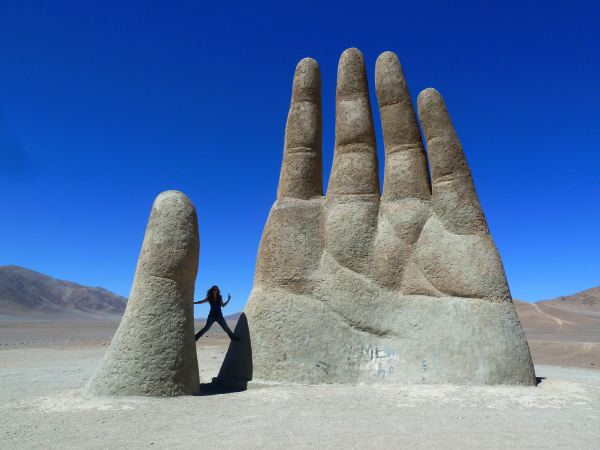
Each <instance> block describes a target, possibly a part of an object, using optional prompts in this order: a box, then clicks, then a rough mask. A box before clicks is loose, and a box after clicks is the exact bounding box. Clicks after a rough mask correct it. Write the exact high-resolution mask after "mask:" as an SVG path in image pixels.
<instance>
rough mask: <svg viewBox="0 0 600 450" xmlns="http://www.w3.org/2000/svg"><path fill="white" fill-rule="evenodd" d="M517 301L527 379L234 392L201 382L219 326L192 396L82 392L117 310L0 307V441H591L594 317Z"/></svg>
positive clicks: (326, 444) (598, 386)
mask: <svg viewBox="0 0 600 450" xmlns="http://www.w3.org/2000/svg"><path fill="white" fill-rule="evenodd" d="M516 305H517V309H518V311H519V315H520V318H521V321H522V323H523V326H524V328H525V331H526V334H527V338H528V342H529V345H530V348H531V351H532V355H533V359H534V362H535V365H536V367H535V368H536V375H537V376H538V378H539V384H538V386H537V387H520V386H454V385H412V386H408V385H366V384H365V385H297V384H294V385H292V384H258V383H250V385H249V386H248V389H247V390H245V391H238V392H230V391H227V390H223V389H219V388H217V387H214V386H213V385H211V381H212V378H213V377H214V376H216V374H217V373H218V371H219V368H220V365H221V363H222V360H223V357H224V355H225V351H226V350H227V345H228V338H227V336H226V335H225V334H224V333H223V332H222V331H221V330H220V329H219V328H218V326H215V327H214V328H212V329H211V331H210V332H209V333H208V334H207V335H206V336H205V337H203V338H202V339H201V340H200V341H198V343H197V345H196V349H197V354H198V361H199V367H200V382H201V386H202V394H201V395H199V396H187V397H177V398H146V397H118V398H115V397H95V398H93V397H85V396H84V395H82V388H83V387H84V385H85V383H86V381H87V380H88V379H89V378H90V376H91V375H92V374H93V372H94V370H95V369H96V367H97V366H98V363H99V362H100V359H101V358H102V356H103V354H104V352H105V351H106V349H107V346H108V345H109V343H110V339H111V337H112V335H113V333H114V332H115V330H116V328H117V326H118V322H119V317H118V316H114V315H113V316H111V315H98V316H90V315H76V314H73V315H69V316H62V317H61V316H56V317H43V316H40V317H37V318H32V317H30V316H23V317H18V316H2V317H1V318H0V385H1V386H2V387H1V389H0V448H3V449H13V448H15V449H17V448H44V449H46V448H90V449H92V448H98V449H100V448H149V447H152V448H245V449H247V448H298V447H314V448H334V447H335V448H508V447H512V448H569V449H572V448H578V449H588V448H589V449H593V448H599V446H600V370H599V369H600V332H599V330H600V313H599V312H598V311H596V308H595V307H594V305H592V306H591V307H590V306H589V305H587V306H585V305H584V306H582V305H581V302H579V303H577V302H566V301H563V302H561V301H554V302H538V303H536V304H529V303H522V302H518V301H517V302H516ZM234 320H235V318H232V321H234ZM200 326H201V323H200V322H198V323H197V324H196V329H198V328H199V327H200Z"/></svg>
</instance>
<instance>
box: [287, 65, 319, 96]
mask: <svg viewBox="0 0 600 450" xmlns="http://www.w3.org/2000/svg"><path fill="white" fill-rule="evenodd" d="M320 100H321V73H320V70H319V63H318V62H317V61H316V60H314V59H313V58H304V59H302V60H301V61H300V62H299V63H298V64H297V65H296V71H295V72H294V81H293V83H292V101H311V102H315V103H320Z"/></svg>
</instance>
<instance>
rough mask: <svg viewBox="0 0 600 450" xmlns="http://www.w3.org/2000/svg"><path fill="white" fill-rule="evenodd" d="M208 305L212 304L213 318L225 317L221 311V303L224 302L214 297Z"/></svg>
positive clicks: (211, 312)
mask: <svg viewBox="0 0 600 450" xmlns="http://www.w3.org/2000/svg"><path fill="white" fill-rule="evenodd" d="M208 303H209V304H210V313H209V314H210V315H212V316H222V315H223V311H222V310H221V303H222V300H221V298H215V297H214V296H212V297H211V298H210V299H209V300H208Z"/></svg>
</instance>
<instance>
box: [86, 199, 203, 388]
mask: <svg viewBox="0 0 600 450" xmlns="http://www.w3.org/2000/svg"><path fill="white" fill-rule="evenodd" d="M199 247H200V245H199V238H198V219H197V217H196V210H195V208H194V205H193V204H192V203H191V201H190V200H189V199H188V198H187V197H186V196H185V195H184V194H182V193H181V192H178V191H166V192H163V193H161V194H160V195H159V196H158V197H157V198H156V200H155V201H154V205H153V206H152V212H151V214H150V219H149V220H148V226H147V228H146V235H145V237H144V243H143V245H142V250H141V253H140V257H139V259H138V264H137V269H136V273H135V278H134V281H133V286H132V288H131V294H130V296H129V302H128V304H127V309H126V310H125V315H124V316H123V319H122V320H121V323H120V325H119V328H118V330H117V332H116V333H115V336H114V338H113V340H112V342H111V345H110V347H109V349H108V350H107V352H106V354H105V355H104V358H103V359H102V362H101V363H100V366H99V367H98V369H97V370H96V373H95V374H94V376H93V377H92V378H91V380H90V381H89V382H88V384H87V386H86V389H85V392H86V393H88V394H94V395H148V396H176V395H186V394H193V393H195V392H196V391H197V390H198V389H199V376H198V360H197V357H196V346H195V342H194V317H193V309H194V305H193V298H194V282H195V280H196V274H197V271H198V254H199Z"/></svg>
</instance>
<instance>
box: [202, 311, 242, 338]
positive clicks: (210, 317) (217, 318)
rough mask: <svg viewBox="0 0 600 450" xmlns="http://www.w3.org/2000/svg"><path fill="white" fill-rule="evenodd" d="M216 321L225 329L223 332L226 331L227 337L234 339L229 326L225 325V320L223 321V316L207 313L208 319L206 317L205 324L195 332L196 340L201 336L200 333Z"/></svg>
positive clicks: (204, 331)
mask: <svg viewBox="0 0 600 450" xmlns="http://www.w3.org/2000/svg"><path fill="white" fill-rule="evenodd" d="M215 322H217V323H218V324H219V325H221V328H223V330H225V333H227V335H228V336H229V339H235V335H234V334H233V331H231V330H230V329H229V326H228V325H227V322H225V318H224V317H223V316H216V315H212V314H209V315H208V319H206V325H204V328H202V329H201V330H200V331H198V332H197V333H196V340H198V339H200V337H202V335H203V334H204V333H206V332H207V331H208V330H209V328H210V327H212V326H213V323H215Z"/></svg>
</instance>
